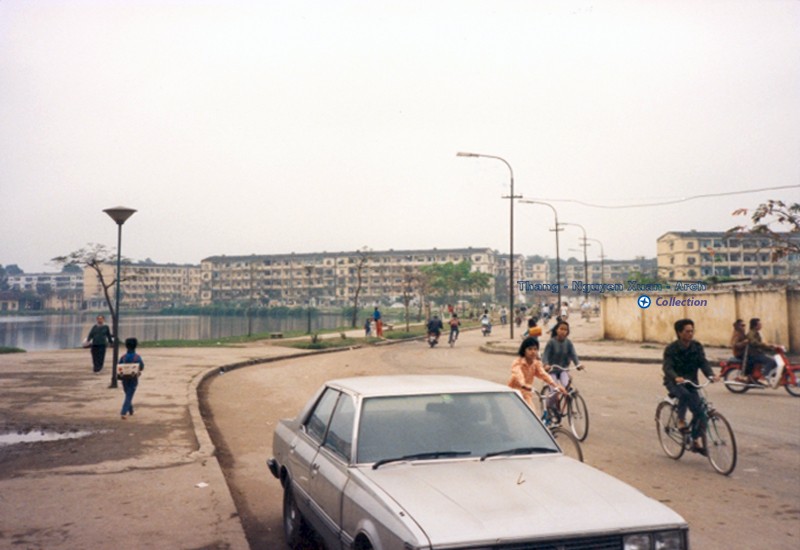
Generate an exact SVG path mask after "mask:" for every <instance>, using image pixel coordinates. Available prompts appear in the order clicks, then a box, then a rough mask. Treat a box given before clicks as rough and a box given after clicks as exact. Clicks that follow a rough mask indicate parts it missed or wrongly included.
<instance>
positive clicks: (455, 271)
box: [420, 260, 492, 303]
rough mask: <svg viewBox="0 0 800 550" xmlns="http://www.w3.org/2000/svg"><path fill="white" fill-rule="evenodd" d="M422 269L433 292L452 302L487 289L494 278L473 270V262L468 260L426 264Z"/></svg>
mask: <svg viewBox="0 0 800 550" xmlns="http://www.w3.org/2000/svg"><path fill="white" fill-rule="evenodd" d="M420 271H421V272H422V273H423V274H425V275H426V276H427V277H428V281H429V284H430V288H431V290H432V292H433V294H435V295H437V296H439V297H440V298H442V299H443V300H445V301H447V302H450V303H453V302H456V301H457V299H458V297H459V296H463V295H464V294H470V293H472V292H475V291H478V292H480V291H482V290H484V289H486V288H487V287H488V286H489V285H490V283H491V280H492V276H491V275H489V274H488V273H481V272H480V271H472V262H470V261H468V260H464V261H461V262H459V263H457V264H454V263H453V262H447V263H446V264H432V265H426V266H424V267H421V268H420Z"/></svg>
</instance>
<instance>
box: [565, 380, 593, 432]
mask: <svg viewBox="0 0 800 550" xmlns="http://www.w3.org/2000/svg"><path fill="white" fill-rule="evenodd" d="M567 417H568V418H569V427H570V428H572V433H573V434H575V437H577V438H578V441H586V437H587V436H588V435H589V409H587V408H586V401H584V400H583V396H582V395H581V394H579V393H578V392H577V391H576V392H574V393H573V394H572V395H571V396H570V397H569V400H568V401H567Z"/></svg>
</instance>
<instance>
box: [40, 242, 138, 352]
mask: <svg viewBox="0 0 800 550" xmlns="http://www.w3.org/2000/svg"><path fill="white" fill-rule="evenodd" d="M50 261H51V262H53V263H55V264H58V265H60V266H62V270H66V269H67V268H68V267H70V268H71V267H81V268H84V267H88V268H90V269H91V270H92V271H94V272H95V275H96V276H97V281H98V282H99V283H100V286H101V287H102V289H103V295H104V296H105V299H106V304H107V305H108V311H109V313H110V314H111V317H112V318H113V317H114V316H115V315H116V310H115V306H114V301H113V300H112V299H111V289H112V288H113V287H114V285H115V284H116V282H117V281H116V278H115V277H112V279H111V280H110V281H108V280H106V275H105V274H104V273H103V264H109V265H115V263H116V261H117V255H116V253H115V252H114V251H113V250H109V249H108V248H107V247H106V246H105V245H102V244H96V243H90V244H88V245H87V246H85V247H84V248H81V249H79V250H76V251H74V252H70V253H69V254H67V255H66V256H56V257H55V258H53V259H52V260H50ZM121 275H122V274H120V278H122V277H121ZM123 280H124V279H123ZM115 337H116V335H115Z"/></svg>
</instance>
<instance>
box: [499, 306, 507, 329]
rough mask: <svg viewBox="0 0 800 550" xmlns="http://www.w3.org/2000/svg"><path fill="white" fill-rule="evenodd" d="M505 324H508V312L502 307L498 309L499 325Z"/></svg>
mask: <svg viewBox="0 0 800 550" xmlns="http://www.w3.org/2000/svg"><path fill="white" fill-rule="evenodd" d="M506 323H508V311H506V308H505V307H503V308H501V309H500V324H501V325H505V324H506Z"/></svg>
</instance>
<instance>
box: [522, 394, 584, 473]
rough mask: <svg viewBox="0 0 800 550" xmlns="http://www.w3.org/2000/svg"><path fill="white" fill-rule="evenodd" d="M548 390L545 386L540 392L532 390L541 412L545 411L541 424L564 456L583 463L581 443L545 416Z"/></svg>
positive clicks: (550, 417)
mask: <svg viewBox="0 0 800 550" xmlns="http://www.w3.org/2000/svg"><path fill="white" fill-rule="evenodd" d="M549 388H550V386H545V387H544V388H543V389H542V392H539V391H537V390H536V389H534V390H533V391H534V393H536V397H538V398H539V402H540V403H541V406H542V410H543V411H545V413H543V414H542V423H543V424H544V425H545V427H546V428H547V429H548V430H550V433H551V434H552V435H553V438H554V439H555V440H556V442H557V443H558V446H559V447H561V450H562V451H563V452H564V454H565V455H567V456H569V457H572V458H574V459H575V460H578V461H579V462H583V449H582V448H581V443H580V441H579V440H578V438H577V437H576V436H575V435H574V434H573V433H572V432H571V431H570V430H567V429H566V428H563V427H562V426H561V424H560V423H559V422H554V419H553V417H552V416H550V415H548V414H546V413H547V399H548V395H549V394H548V393H546V392H545V390H547V389H549Z"/></svg>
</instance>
